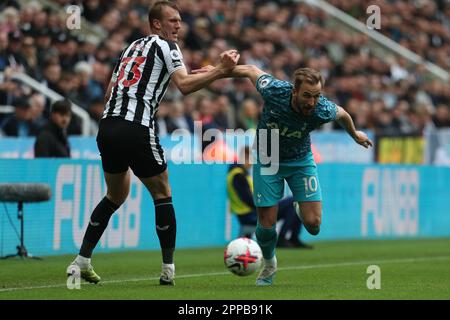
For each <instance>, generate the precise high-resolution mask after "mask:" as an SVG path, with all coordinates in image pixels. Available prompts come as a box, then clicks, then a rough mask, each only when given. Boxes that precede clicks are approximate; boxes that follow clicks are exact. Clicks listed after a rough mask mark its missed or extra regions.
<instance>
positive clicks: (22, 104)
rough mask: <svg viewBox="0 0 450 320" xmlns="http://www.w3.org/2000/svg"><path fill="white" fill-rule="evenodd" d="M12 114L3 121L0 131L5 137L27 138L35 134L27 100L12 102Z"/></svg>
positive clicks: (19, 99)
mask: <svg viewBox="0 0 450 320" xmlns="http://www.w3.org/2000/svg"><path fill="white" fill-rule="evenodd" d="M13 106H14V113H13V114H12V115H10V116H7V117H6V118H5V119H3V122H2V124H1V125H0V129H1V130H2V131H3V133H4V135H5V136H10V137H29V136H35V135H36V133H37V128H36V125H35V124H34V123H33V121H32V120H33V119H32V116H33V115H32V112H31V105H30V101H29V99H28V98H25V97H20V98H17V99H15V100H14V102H13Z"/></svg>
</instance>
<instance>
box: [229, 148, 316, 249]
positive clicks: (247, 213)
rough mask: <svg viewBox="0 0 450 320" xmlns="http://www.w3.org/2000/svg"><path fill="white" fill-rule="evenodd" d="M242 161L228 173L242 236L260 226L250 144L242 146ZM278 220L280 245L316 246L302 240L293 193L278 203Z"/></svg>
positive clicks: (248, 234) (278, 244)
mask: <svg viewBox="0 0 450 320" xmlns="http://www.w3.org/2000/svg"><path fill="white" fill-rule="evenodd" d="M239 163H242V164H233V165H231V166H230V168H229V170H228V175H227V191H228V199H229V200H230V205H231V212H232V213H233V214H235V215H236V216H237V219H238V221H239V225H240V230H239V236H240V237H248V238H251V237H252V236H253V235H254V233H255V230H256V224H257V214H256V207H255V204H254V202H253V182H252V178H251V176H250V173H249V171H250V168H251V166H252V164H251V150H250V147H248V146H246V147H244V148H243V149H242V150H241V157H240V161H239ZM278 221H282V225H281V229H280V232H279V234H278V243H277V246H278V247H283V248H306V249H311V248H312V246H310V245H307V244H305V243H303V242H302V241H300V239H299V235H300V229H301V225H302V224H301V222H300V219H299V218H298V216H297V214H296V213H295V210H294V199H293V197H292V196H290V197H287V198H284V199H283V200H281V201H280V202H279V203H278Z"/></svg>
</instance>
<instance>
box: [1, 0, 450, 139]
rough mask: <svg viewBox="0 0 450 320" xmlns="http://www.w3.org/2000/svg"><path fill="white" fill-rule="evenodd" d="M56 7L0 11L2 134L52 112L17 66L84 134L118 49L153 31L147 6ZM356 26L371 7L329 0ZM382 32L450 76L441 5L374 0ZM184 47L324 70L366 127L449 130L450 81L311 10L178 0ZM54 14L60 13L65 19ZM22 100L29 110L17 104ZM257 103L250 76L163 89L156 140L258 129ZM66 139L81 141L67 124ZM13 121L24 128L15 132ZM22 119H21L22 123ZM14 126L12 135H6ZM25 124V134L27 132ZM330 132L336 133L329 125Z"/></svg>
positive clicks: (281, 70)
mask: <svg viewBox="0 0 450 320" xmlns="http://www.w3.org/2000/svg"><path fill="white" fill-rule="evenodd" d="M53 2H55V3H56V4H58V5H59V6H60V7H61V10H60V11H57V10H54V9H51V8H49V7H45V6H42V5H41V4H40V3H39V2H30V3H28V4H27V5H25V6H19V4H18V3H17V2H16V1H15V0H6V1H2V4H1V5H0V10H1V13H0V72H1V73H2V76H1V78H0V105H13V106H14V108H15V109H14V110H15V112H13V113H12V114H5V113H0V132H2V133H0V134H3V135H16V136H21V135H34V134H36V132H38V131H39V129H40V128H41V127H42V126H43V125H44V124H45V122H46V121H47V119H48V115H49V106H50V103H49V101H47V100H46V98H45V97H43V96H42V95H41V94H39V93H35V92H33V91H32V90H31V89H30V88H27V87H26V86H23V85H22V84H20V83H19V82H17V81H16V80H13V79H11V74H12V73H13V72H15V71H23V72H26V73H27V74H29V75H31V76H32V77H33V78H35V79H37V80H38V81H40V82H41V83H42V84H44V85H46V86H48V87H49V88H51V89H53V90H54V91H56V92H57V93H59V94H61V95H62V96H63V97H65V98H68V99H70V100H71V101H73V102H74V103H76V104H77V105H79V106H80V107H82V108H83V109H85V110H86V111H87V112H88V113H89V114H90V116H91V121H92V123H91V127H92V130H91V131H92V132H91V134H92V135H94V134H95V132H96V124H97V123H98V120H99V119H100V117H101V114H102V111H103V108H104V103H103V97H104V93H105V91H106V87H107V85H108V83H109V80H110V77H111V73H112V69H113V68H114V65H115V63H116V61H117V59H118V57H119V55H120V52H121V51H122V49H123V48H125V47H126V45H127V44H129V43H130V42H132V41H134V40H136V39H138V38H140V37H142V36H145V35H147V34H149V26H148V20H147V13H148V7H149V5H150V4H151V3H152V2H153V1H149V0H108V1H106V0H55V1H53ZM329 2H330V3H332V4H334V5H336V6H337V7H339V8H341V9H343V10H344V11H346V12H348V13H349V14H351V15H352V16H354V17H356V18H358V19H361V20H362V19H364V17H365V16H366V11H365V8H366V7H367V5H368V4H369V2H370V4H373V3H372V2H371V1H368V0H367V1H366V0H365V1H356V0H352V1H350V0H349V1H347V0H345V1H343V0H330V1H329ZM375 3H376V4H378V5H379V6H380V7H381V12H382V25H381V27H382V28H381V30H380V31H381V32H382V33H383V34H384V35H386V36H388V37H390V38H391V39H393V40H395V41H397V42H399V43H400V44H401V45H403V46H405V47H407V48H409V49H411V50H412V51H414V52H416V53H417V54H419V55H421V56H423V57H425V58H426V59H428V60H430V61H431V62H433V63H436V64H438V65H439V66H440V67H442V68H443V69H446V70H447V71H450V55H449V54H448V52H450V41H449V40H450V3H449V2H448V1H436V2H434V1H409V2H406V1H394V0H391V1H387V0H386V1H375ZM72 4H74V5H79V6H80V8H81V13H82V16H83V17H84V18H85V19H86V20H87V21H89V22H90V23H92V24H95V25H97V26H99V27H100V28H101V29H103V30H104V32H105V33H106V34H107V37H106V38H105V39H103V40H102V39H99V38H98V37H95V36H92V35H87V34H86V33H83V32H78V33H76V32H72V33H70V32H69V30H68V29H67V27H66V21H65V19H66V15H65V10H64V9H63V8H65V7H67V6H68V5H72ZM178 4H179V6H180V9H181V17H182V19H183V23H182V29H181V32H180V34H179V39H180V41H179V45H180V47H181V49H182V52H183V57H184V61H185V64H186V66H187V68H188V70H192V69H196V68H199V67H201V66H204V65H208V64H211V65H214V64H216V63H217V61H218V56H219V54H220V52H222V51H224V50H226V49H229V48H236V49H238V50H239V51H240V53H241V61H240V62H239V63H241V64H254V65H256V66H258V67H259V68H261V69H263V70H265V71H267V72H269V73H271V74H273V75H274V76H275V77H277V78H279V79H283V80H288V81H289V80H290V77H291V75H292V73H293V71H294V70H295V69H297V68H299V67H311V68H315V69H318V70H320V71H321V72H322V73H323V75H324V76H325V79H326V85H325V95H326V96H327V97H328V98H329V99H331V100H334V101H335V102H337V104H339V105H341V106H342V107H344V108H345V109H346V110H347V111H348V112H349V113H350V114H351V115H352V116H353V118H354V119H355V122H356V125H357V127H358V128H361V129H373V130H375V131H376V132H377V133H380V134H422V133H423V130H424V129H425V128H427V127H433V128H441V127H450V85H449V83H448V82H447V83H445V82H443V81H442V80H438V79H435V78H433V77H432V76H431V75H430V74H429V73H428V72H427V70H426V68H425V66H424V65H412V64H410V63H409V62H408V61H407V60H406V59H404V58H401V57H396V56H394V55H392V56H391V55H387V56H386V57H383V58H379V57H377V56H375V55H374V54H373V53H372V52H371V49H370V47H369V41H370V40H369V39H368V37H367V36H365V35H362V34H350V33H348V32H346V31H344V30H343V29H339V28H331V27H329V26H328V25H327V22H328V21H329V18H328V17H327V15H326V14H325V13H324V12H323V11H321V10H318V9H315V8H313V7H310V6H308V5H306V4H304V3H297V2H294V1H289V0H287V1H260V0H246V1H234V0H183V1H178ZM61 12H62V13H63V14H61ZM18 97H26V98H27V99H28V101H29V103H25V104H24V103H23V99H20V101H22V102H21V104H22V105H17V103H15V101H16V100H17V99H16V98H18ZM261 109H262V101H261V99H260V97H259V95H258V93H257V92H256V90H255V89H254V87H253V85H252V84H251V83H250V81H248V80H245V79H223V80H220V81H216V82H214V83H213V84H212V85H210V86H209V87H208V88H207V89H204V90H201V91H199V92H197V93H195V94H192V95H189V96H186V97H183V96H182V95H181V93H179V92H178V90H177V89H176V88H175V87H170V88H169V91H168V93H167V94H166V96H165V99H164V101H163V103H161V105H160V108H159V111H158V114H157V116H158V121H157V122H158V131H159V133H160V135H162V136H163V135H165V134H168V133H171V132H173V131H174V130H176V129H178V128H184V129H187V130H190V131H193V130H194V125H193V124H194V121H201V122H202V125H203V128H204V129H208V128H220V129H226V128H242V129H244V130H247V129H253V128H256V124H257V121H258V118H259V115H260V113H261ZM72 119H73V123H72V124H71V126H70V127H69V129H68V130H69V134H80V133H81V128H80V123H79V119H78V122H77V117H73V118H72ZM11 121H12V122H17V123H20V125H17V124H16V125H15V126H12V125H11ZM24 123H25V124H24ZM10 127H13V128H14V127H17V128H15V129H14V130H11V129H8V128H10ZM24 127H26V128H25V129H24ZM327 129H339V128H337V127H335V128H333V127H332V125H331V126H327V127H325V128H324V130H327Z"/></svg>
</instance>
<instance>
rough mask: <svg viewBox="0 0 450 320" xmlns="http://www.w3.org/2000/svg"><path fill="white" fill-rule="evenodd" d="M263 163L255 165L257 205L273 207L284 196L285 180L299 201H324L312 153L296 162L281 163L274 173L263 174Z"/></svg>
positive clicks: (255, 200)
mask: <svg viewBox="0 0 450 320" xmlns="http://www.w3.org/2000/svg"><path fill="white" fill-rule="evenodd" d="M261 168H262V165H261V164H260V163H256V164H254V165H253V188H254V189H253V200H254V202H255V206H257V207H271V206H274V205H276V204H278V201H280V200H281V199H282V198H283V196H284V181H285V180H286V182H287V184H288V185H289V188H290V189H291V191H292V194H293V196H294V200H295V201H298V202H305V201H322V190H321V189H320V183H319V177H318V175H317V165H316V163H315V162H314V158H313V155H312V153H310V154H309V155H307V156H306V157H305V158H304V159H302V160H300V161H295V162H285V163H280V165H279V169H278V172H277V173H276V174H273V175H264V174H261Z"/></svg>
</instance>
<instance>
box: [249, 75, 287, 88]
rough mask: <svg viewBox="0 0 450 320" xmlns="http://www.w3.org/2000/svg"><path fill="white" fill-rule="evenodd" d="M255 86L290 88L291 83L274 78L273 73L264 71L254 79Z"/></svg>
mask: <svg viewBox="0 0 450 320" xmlns="http://www.w3.org/2000/svg"><path fill="white" fill-rule="evenodd" d="M256 87H257V89H264V88H266V87H269V88H280V89H282V88H287V89H289V90H292V88H293V86H292V83H290V82H288V81H284V80H280V79H277V78H275V77H274V76H273V75H271V74H269V73H264V74H262V75H260V76H259V77H258V79H256Z"/></svg>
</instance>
